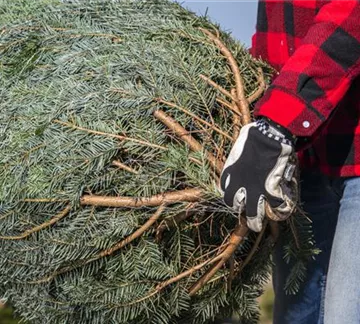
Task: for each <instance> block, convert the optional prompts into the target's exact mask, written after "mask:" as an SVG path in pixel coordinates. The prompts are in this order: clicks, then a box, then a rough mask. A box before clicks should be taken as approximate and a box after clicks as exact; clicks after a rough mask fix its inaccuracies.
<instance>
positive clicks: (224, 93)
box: [200, 74, 237, 101]
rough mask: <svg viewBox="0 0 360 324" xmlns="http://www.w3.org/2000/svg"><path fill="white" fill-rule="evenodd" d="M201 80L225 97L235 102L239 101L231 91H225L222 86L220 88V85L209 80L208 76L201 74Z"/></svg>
mask: <svg viewBox="0 0 360 324" xmlns="http://www.w3.org/2000/svg"><path fill="white" fill-rule="evenodd" d="M200 78H201V79H203V80H204V81H206V82H207V83H209V84H210V85H211V86H212V87H214V88H215V89H217V90H219V91H220V92H221V93H222V94H223V95H225V96H226V97H228V98H229V99H231V100H233V101H237V98H236V97H234V96H233V95H232V94H231V93H230V92H229V91H227V90H226V89H224V88H223V87H222V86H220V85H219V84H217V83H216V82H214V81H213V80H211V79H210V78H208V77H207V76H205V75H203V74H200Z"/></svg>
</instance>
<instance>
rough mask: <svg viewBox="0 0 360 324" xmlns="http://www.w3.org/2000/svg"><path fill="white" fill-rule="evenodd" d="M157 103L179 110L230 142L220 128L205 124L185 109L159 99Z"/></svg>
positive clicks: (228, 136)
mask: <svg viewBox="0 0 360 324" xmlns="http://www.w3.org/2000/svg"><path fill="white" fill-rule="evenodd" d="M157 101H159V102H161V103H163V104H165V105H167V106H169V107H173V108H177V109H179V110H180V111H182V112H184V113H185V114H187V115H189V116H191V117H192V118H194V119H196V120H197V121H199V122H200V123H203V124H204V125H206V126H209V127H210V128H211V129H212V130H213V131H215V132H217V133H219V134H221V135H223V136H225V137H226V138H227V139H229V140H232V138H231V136H230V135H229V134H227V133H226V132H224V131H222V130H221V129H220V128H218V127H216V126H214V125H212V124H211V123H209V122H207V121H206V120H203V119H202V118H200V117H198V116H196V115H195V114H193V113H192V112H190V111H188V110H186V109H185V108H183V107H180V106H178V105H176V104H174V103H172V102H169V101H166V100H163V99H161V98H159V99H157Z"/></svg>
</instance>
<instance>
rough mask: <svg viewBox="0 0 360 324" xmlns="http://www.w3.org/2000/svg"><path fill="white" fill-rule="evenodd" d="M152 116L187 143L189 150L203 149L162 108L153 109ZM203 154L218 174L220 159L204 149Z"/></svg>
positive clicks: (200, 150)
mask: <svg viewBox="0 0 360 324" xmlns="http://www.w3.org/2000/svg"><path fill="white" fill-rule="evenodd" d="M154 116H155V118H157V119H158V120H160V121H161V122H162V123H163V124H164V125H165V126H167V127H168V128H169V129H170V130H172V131H173V132H174V133H175V134H176V135H177V136H178V137H180V138H181V139H182V140H183V141H184V142H185V143H186V144H188V145H189V147H190V149H191V150H193V151H195V152H202V151H204V148H203V146H202V145H201V144H200V143H199V142H198V141H197V140H196V139H195V138H194V137H192V136H191V135H189V134H188V132H187V131H186V129H185V128H183V127H182V126H181V125H180V124H179V123H178V122H177V121H176V120H174V119H173V118H172V117H170V116H169V115H168V114H166V113H165V112H163V111H162V110H156V111H154ZM205 156H206V158H207V160H208V161H209V163H210V165H211V166H212V167H213V168H214V169H215V170H216V172H217V173H218V174H220V173H221V170H222V167H223V163H222V161H219V160H217V159H216V158H215V157H214V156H213V155H212V154H211V153H210V152H207V151H205Z"/></svg>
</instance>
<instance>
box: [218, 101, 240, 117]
mask: <svg viewBox="0 0 360 324" xmlns="http://www.w3.org/2000/svg"><path fill="white" fill-rule="evenodd" d="M216 101H217V102H218V103H220V104H222V105H223V106H225V107H226V108H228V109H230V110H231V111H232V112H233V113H234V114H237V115H238V116H239V117H241V113H239V111H238V108H237V107H236V109H234V107H233V106H232V104H231V103H229V102H227V101H226V100H223V99H221V98H216Z"/></svg>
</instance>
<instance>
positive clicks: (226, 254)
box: [189, 217, 249, 296]
mask: <svg viewBox="0 0 360 324" xmlns="http://www.w3.org/2000/svg"><path fill="white" fill-rule="evenodd" d="M248 231H249V229H248V227H247V226H246V220H245V219H244V218H243V217H241V218H240V224H238V225H237V226H236V227H235V229H234V232H233V233H232V234H231V236H230V239H229V243H228V245H227V247H226V249H225V250H224V251H223V252H222V253H220V254H219V255H218V256H217V257H216V258H217V259H218V262H217V263H216V264H215V265H213V266H212V267H211V268H210V269H209V270H208V271H207V272H206V273H205V274H204V275H203V276H202V277H201V278H200V279H199V280H198V281H197V282H196V283H195V284H194V285H192V287H191V288H190V289H189V295H190V296H193V295H195V294H196V293H197V292H198V291H199V290H200V289H201V288H202V287H203V286H204V285H205V284H206V283H207V282H208V281H209V280H210V279H211V278H212V277H213V276H214V274H215V273H216V272H217V271H218V270H219V269H220V268H221V267H222V266H223V265H224V264H225V263H226V262H227V261H228V260H229V259H230V257H231V256H232V255H233V253H234V252H235V250H236V249H237V247H238V246H239V244H240V243H241V242H242V241H243V239H244V238H245V237H246V235H247V233H248Z"/></svg>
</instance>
